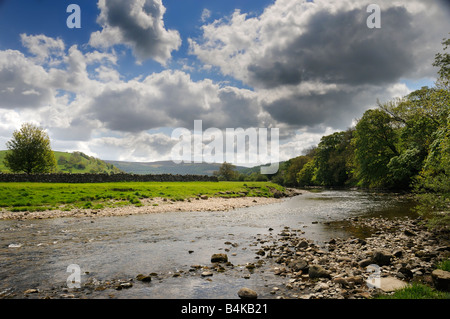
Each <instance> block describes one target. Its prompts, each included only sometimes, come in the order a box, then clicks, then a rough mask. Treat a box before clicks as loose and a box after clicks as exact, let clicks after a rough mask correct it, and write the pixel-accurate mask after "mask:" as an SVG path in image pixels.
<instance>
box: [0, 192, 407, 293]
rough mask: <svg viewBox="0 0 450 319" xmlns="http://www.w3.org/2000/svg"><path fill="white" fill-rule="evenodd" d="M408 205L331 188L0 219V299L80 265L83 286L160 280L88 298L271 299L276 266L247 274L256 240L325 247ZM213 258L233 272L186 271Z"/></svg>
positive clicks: (52, 281)
mask: <svg viewBox="0 0 450 319" xmlns="http://www.w3.org/2000/svg"><path fill="white" fill-rule="evenodd" d="M412 207H413V203H412V202H410V201H408V200H406V199H402V198H401V197H397V196H395V195H392V194H390V195H387V194H377V193H369V192H362V191H331V190H330V191H322V192H317V193H304V194H303V195H300V196H297V197H293V198H289V199H286V200H283V201H282V202H280V203H276V204H271V205H265V206H255V207H248V208H243V209H237V210H233V211H227V212H191V213H185V212H174V213H161V214H149V215H134V216H123V217H102V218H78V219H75V218H60V219H50V220H29V221H0V234H1V238H0V296H1V294H2V293H3V296H8V295H11V294H15V295H16V297H21V296H23V291H25V290H27V289H30V288H34V289H40V290H49V289H61V287H65V283H66V279H67V277H68V276H69V273H67V272H66V271H67V267H68V266H69V265H71V264H76V265H79V267H80V268H81V272H82V275H81V282H82V284H83V282H87V281H88V280H90V281H92V280H100V281H101V280H103V281H104V280H112V279H124V280H127V279H130V278H134V277H136V275H137V274H149V273H156V274H158V277H155V278H154V279H153V280H152V282H151V283H141V282H136V281H134V286H133V288H132V289H123V290H121V291H115V290H112V289H107V290H104V291H95V292H89V295H88V296H86V297H87V298H111V297H114V298H151V299H158V298H177V299H185V298H193V299H202V298H226V299H230V298H237V295H236V292H237V291H238V290H239V288H241V287H243V286H246V287H249V288H252V289H255V290H257V291H258V293H259V295H260V296H261V297H262V298H264V297H267V298H271V295H270V291H271V289H272V288H273V287H274V285H279V283H280V279H279V278H276V277H275V276H274V275H273V272H271V271H269V268H270V265H266V266H265V267H263V268H261V269H258V270H257V271H255V272H254V273H251V274H250V273H249V271H248V270H247V269H246V268H245V265H246V264H247V263H249V262H255V261H256V259H255V256H256V254H255V252H256V251H257V250H259V249H260V247H259V246H258V238H262V236H268V235H270V234H272V235H273V236H276V235H277V234H279V233H280V232H281V231H282V230H283V228H284V227H286V226H287V227H290V228H291V229H301V230H302V231H304V232H305V233H304V234H303V235H302V236H303V237H305V238H307V239H311V240H313V241H314V242H316V244H318V245H322V244H323V243H324V242H326V241H328V240H330V239H331V238H335V237H341V238H345V237H348V236H364V234H363V233H361V232H358V231H359V230H354V229H351V228H348V227H345V226H346V224H345V223H343V222H342V221H343V220H346V219H348V218H352V217H374V216H383V217H398V216H408V215H411V214H413V213H412V211H411V208H412ZM215 253H226V254H227V255H228V257H229V260H230V262H231V263H232V264H233V265H235V267H234V269H232V270H228V271H225V272H223V273H214V276H212V277H207V278H204V277H201V276H200V275H199V273H194V272H190V271H189V269H190V268H191V265H209V266H211V262H210V258H211V255H212V254H215ZM174 273H181V275H180V276H179V277H174V276H173V274H174ZM245 275H247V276H245ZM249 275H250V276H249Z"/></svg>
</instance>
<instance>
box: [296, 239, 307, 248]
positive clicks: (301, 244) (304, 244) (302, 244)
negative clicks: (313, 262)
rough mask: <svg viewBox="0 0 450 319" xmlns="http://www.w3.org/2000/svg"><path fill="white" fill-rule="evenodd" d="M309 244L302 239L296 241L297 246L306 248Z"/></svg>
mask: <svg viewBox="0 0 450 319" xmlns="http://www.w3.org/2000/svg"><path fill="white" fill-rule="evenodd" d="M308 246H309V243H308V242H307V241H306V240H302V241H301V242H299V243H298V245H297V248H306V247H308Z"/></svg>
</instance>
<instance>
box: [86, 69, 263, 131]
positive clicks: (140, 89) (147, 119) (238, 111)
mask: <svg viewBox="0 0 450 319" xmlns="http://www.w3.org/2000/svg"><path fill="white" fill-rule="evenodd" d="M87 109H88V110H90V112H91V113H90V114H91V116H92V117H93V118H96V119H99V120H100V121H101V122H102V123H103V124H104V125H105V127H106V128H108V129H111V130H115V131H120V132H142V131H145V130H150V129H155V128H160V127H186V128H190V127H192V126H193V124H194V121H195V120H198V119H201V120H203V121H204V125H205V126H208V127H218V128H225V127H236V125H241V126H245V127H249V126H254V125H257V124H258V114H259V113H260V112H261V107H260V104H259V102H258V100H257V96H256V95H255V93H254V92H252V91H249V90H245V89H238V88H234V87H221V86H220V85H218V84H215V83H213V82H212V81H211V80H202V81H197V82H195V81H193V80H192V79H191V78H190V76H189V75H188V74H186V73H184V72H182V71H163V72H161V73H157V74H152V75H150V76H148V77H147V78H145V79H143V80H142V81H137V80H132V81H129V82H121V83H117V84H116V85H112V84H110V85H108V86H107V87H105V89H104V90H103V91H102V92H101V94H99V95H98V96H95V97H94V98H93V99H92V101H91V103H90V105H89V107H88V108H87Z"/></svg>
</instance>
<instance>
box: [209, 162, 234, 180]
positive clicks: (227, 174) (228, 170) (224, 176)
mask: <svg viewBox="0 0 450 319" xmlns="http://www.w3.org/2000/svg"><path fill="white" fill-rule="evenodd" d="M214 175H215V176H217V178H218V179H219V180H221V181H234V180H237V179H238V177H239V175H238V173H237V172H236V166H234V165H233V164H230V163H227V162H224V163H223V164H222V165H221V166H220V168H219V170H218V171H215V172H214Z"/></svg>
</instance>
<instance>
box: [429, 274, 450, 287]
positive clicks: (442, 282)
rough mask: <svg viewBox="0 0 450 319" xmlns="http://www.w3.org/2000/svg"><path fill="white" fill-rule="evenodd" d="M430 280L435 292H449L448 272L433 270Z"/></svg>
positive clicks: (449, 276) (449, 278)
mask: <svg viewBox="0 0 450 319" xmlns="http://www.w3.org/2000/svg"><path fill="white" fill-rule="evenodd" d="M431 278H432V280H433V284H434V287H435V288H436V289H437V290H442V291H450V272H448V271H445V270H442V269H435V270H433V272H432V273H431Z"/></svg>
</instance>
